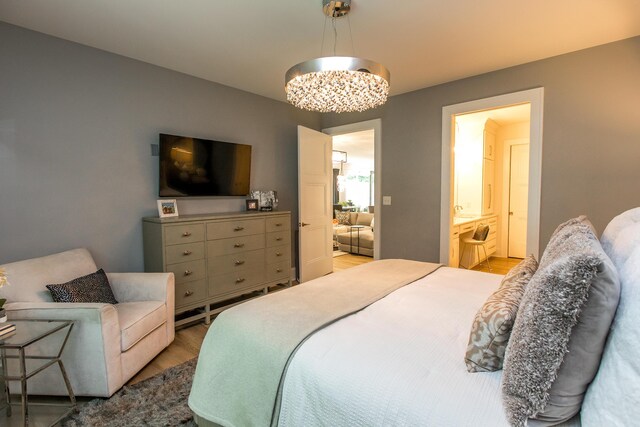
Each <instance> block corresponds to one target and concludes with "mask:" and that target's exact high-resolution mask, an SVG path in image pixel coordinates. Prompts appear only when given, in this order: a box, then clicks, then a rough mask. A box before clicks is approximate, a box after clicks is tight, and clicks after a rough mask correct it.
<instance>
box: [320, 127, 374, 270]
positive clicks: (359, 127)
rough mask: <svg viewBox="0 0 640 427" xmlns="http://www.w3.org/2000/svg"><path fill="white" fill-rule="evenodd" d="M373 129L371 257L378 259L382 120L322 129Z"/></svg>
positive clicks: (339, 132) (340, 131)
mask: <svg viewBox="0 0 640 427" xmlns="http://www.w3.org/2000/svg"><path fill="white" fill-rule="evenodd" d="M371 129H373V167H374V172H375V184H374V189H373V199H374V203H373V205H374V206H375V210H374V212H373V218H374V227H373V258H374V259H380V248H381V236H382V233H381V232H380V228H381V227H382V225H383V224H382V120H381V119H373V120H366V121H364V122H357V123H350V124H347V125H342V126H334V127H330V128H325V129H322V132H324V133H326V134H327V135H331V136H335V135H344V134H345V133H353V132H360V131H363V130H371Z"/></svg>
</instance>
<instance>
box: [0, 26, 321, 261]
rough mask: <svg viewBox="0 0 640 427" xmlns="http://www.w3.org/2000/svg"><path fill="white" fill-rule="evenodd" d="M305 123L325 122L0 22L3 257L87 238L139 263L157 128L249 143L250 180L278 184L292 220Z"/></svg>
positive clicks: (81, 243) (206, 206) (88, 243)
mask: <svg viewBox="0 0 640 427" xmlns="http://www.w3.org/2000/svg"><path fill="white" fill-rule="evenodd" d="M298 124H303V125H305V126H308V127H311V128H315V129H319V125H320V115H319V114H310V113H303V112H301V111H299V110H296V109H294V108H293V107H291V106H289V105H288V104H286V103H283V102H277V101H274V100H271V99H268V98H264V97H260V96H257V95H253V94H250V93H247V92H243V91H239V90H236V89H232V88H229V87H225V86H222V85H219V84H215V83H211V82H207V81H204V80H201V79H197V78H194V77H190V76H187V75H184V74H180V73H177V72H173V71H170V70H166V69H163V68H160V67H156V66H152V65H149V64H146V63H142V62H139V61H134V60H131V59H127V58H124V57H121V56H118V55H114V54H110V53H107V52H103V51H100V50H96V49H93V48H90V47H85V46H81V45H78V44H75V43H71V42H68V41H64V40H60V39H57V38H53V37H50V36H47V35H43V34H40V33H35V32H32V31H29V30H25V29H21V28H18V27H15V26H12V25H8V24H5V23H0V264H3V263H6V262H10V261H14V260H20V259H25V258H30V257H35V256H41V255H46V254H50V253H54V252H57V251H62V250H66V249H70V248H74V247H87V248H89V250H90V251H91V252H92V254H93V255H94V257H95V259H96V262H97V263H98V265H100V266H102V267H104V268H105V269H106V270H107V271H141V270H142V269H143V262H142V227H141V218H142V217H143V216H151V215H154V216H157V210H156V199H157V187H158V181H157V179H158V178H157V174H158V165H157V164H158V158H157V157H151V150H150V144H152V143H157V139H158V133H159V132H167V133H174V134H179V135H187V136H199V137H204V138H212V139H220V140H223V141H230V142H238V143H245V144H251V145H253V165H252V182H253V187H255V188H257V189H276V190H278V194H279V198H280V208H281V209H282V210H292V211H294V215H293V221H294V222H297V217H296V212H295V211H296V210H297V148H296V147H297V142H296V141H297V136H296V135H297V129H296V126H297V125H298ZM178 208H179V211H180V214H189V213H199V212H225V211H238V210H242V209H244V199H238V198H233V199H220V198H217V199H198V200H195V199H192V200H180V201H179V202H178Z"/></svg>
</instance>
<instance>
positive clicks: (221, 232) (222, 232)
mask: <svg viewBox="0 0 640 427" xmlns="http://www.w3.org/2000/svg"><path fill="white" fill-rule="evenodd" d="M261 233H264V219H262V218H261V219H247V220H242V221H217V222H208V223H207V240H214V239H226V238H229V237H236V236H248V235H250V234H261Z"/></svg>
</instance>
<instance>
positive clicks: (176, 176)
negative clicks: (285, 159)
mask: <svg viewBox="0 0 640 427" xmlns="http://www.w3.org/2000/svg"><path fill="white" fill-rule="evenodd" d="M159 148H160V197H197V196H246V195H247V194H249V186H250V178H251V146H250V145H246V144H234V143H231V142H222V141H211V140H208V139H199V138H189V137H185V136H176V135H167V134H164V133H161V134H160V147H159Z"/></svg>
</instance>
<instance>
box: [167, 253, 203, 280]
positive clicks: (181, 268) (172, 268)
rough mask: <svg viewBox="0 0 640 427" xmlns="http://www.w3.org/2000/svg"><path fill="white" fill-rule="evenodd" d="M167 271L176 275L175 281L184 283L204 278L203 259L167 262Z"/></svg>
mask: <svg viewBox="0 0 640 427" xmlns="http://www.w3.org/2000/svg"><path fill="white" fill-rule="evenodd" d="M167 271H169V272H171V273H173V274H174V275H175V276H176V283H185V282H190V281H192V280H199V279H204V278H205V267H204V260H203V259H201V260H197V261H187V262H179V263H177V264H168V265H167Z"/></svg>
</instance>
